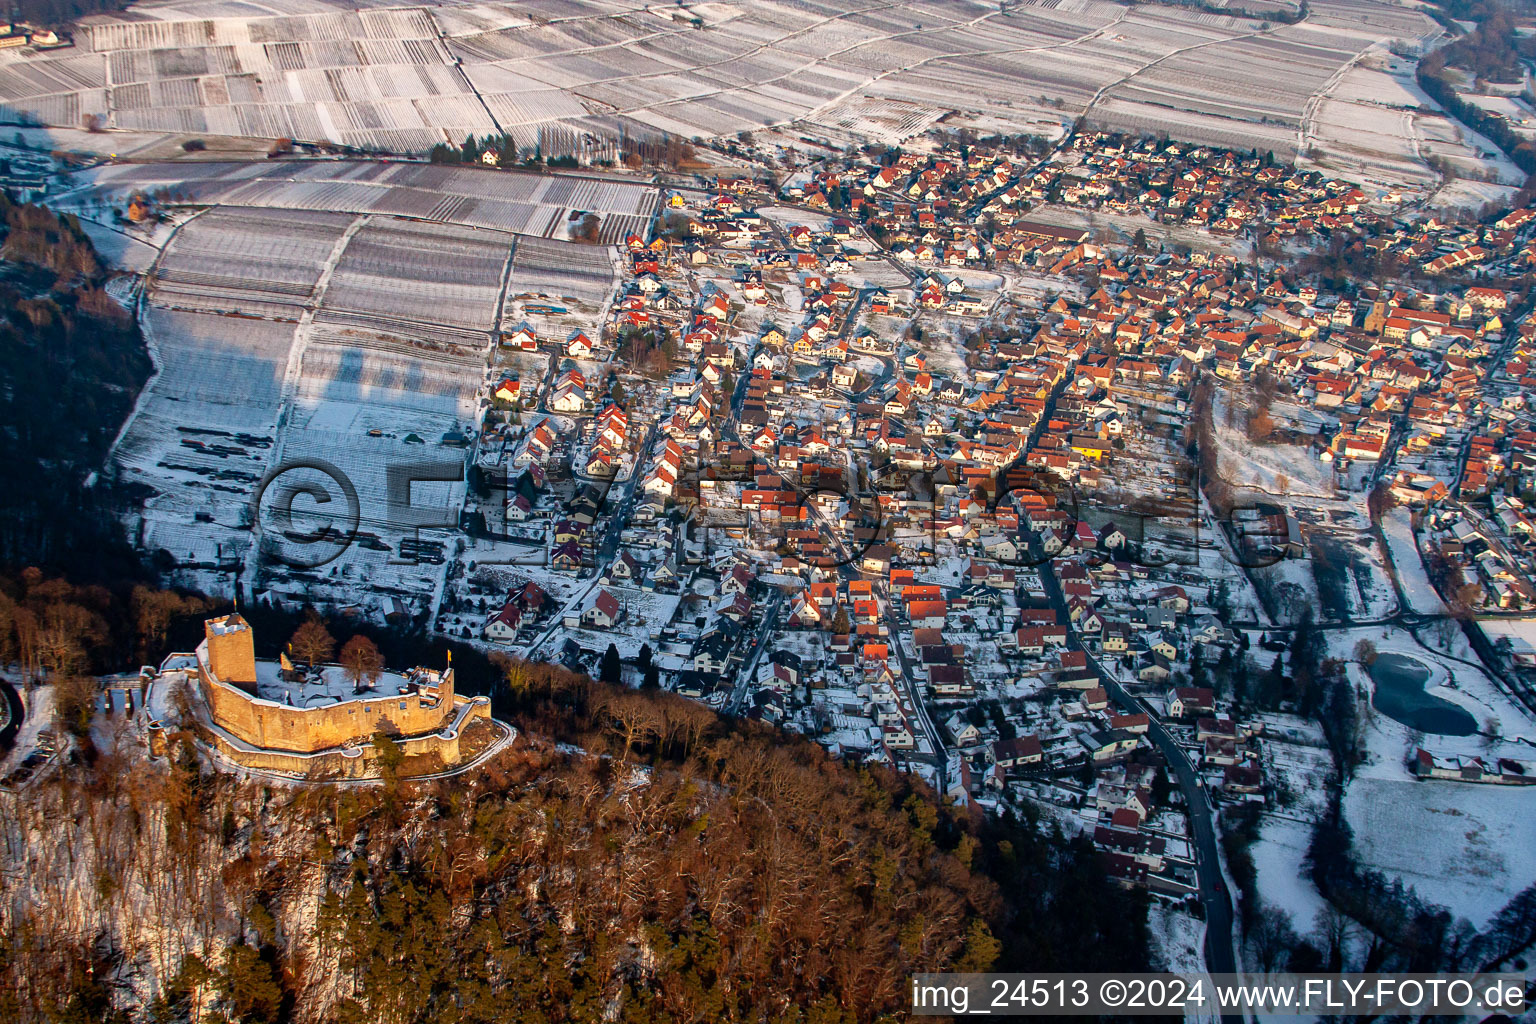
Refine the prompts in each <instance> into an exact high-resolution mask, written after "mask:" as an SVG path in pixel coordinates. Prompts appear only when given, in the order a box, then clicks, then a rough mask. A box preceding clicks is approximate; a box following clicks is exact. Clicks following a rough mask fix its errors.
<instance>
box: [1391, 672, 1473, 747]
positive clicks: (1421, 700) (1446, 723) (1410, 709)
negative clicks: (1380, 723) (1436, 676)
mask: <svg viewBox="0 0 1536 1024" xmlns="http://www.w3.org/2000/svg"><path fill="white" fill-rule="evenodd" d="M1371 681H1372V682H1374V683H1375V684H1376V693H1375V695H1374V696H1372V698H1371V704H1372V706H1373V707H1375V708H1376V710H1377V711H1380V712H1381V713H1382V714H1384V715H1386V716H1387V717H1388V718H1391V719H1393V720H1394V721H1397V722H1401V723H1402V724H1404V725H1406V726H1407V727H1408V728H1410V729H1417V730H1418V731H1419V732H1423V733H1432V734H1435V735H1439V736H1470V735H1472V734H1473V733H1474V732H1476V731H1477V719H1475V718H1473V717H1472V715H1471V714H1470V713H1469V712H1468V711H1467V710H1466V709H1465V708H1463V707H1460V706H1458V705H1456V704H1452V703H1451V702H1450V701H1448V700H1442V699H1440V698H1439V697H1436V696H1433V695H1432V694H1429V693H1426V692H1425V691H1424V684H1425V683H1426V682H1428V681H1429V668H1428V666H1426V665H1425V664H1424V663H1423V662H1421V661H1417V660H1415V659H1413V658H1410V657H1408V656H1407V655H1405V654H1382V655H1379V656H1378V657H1377V658H1376V660H1375V661H1374V662H1372V663H1371Z"/></svg>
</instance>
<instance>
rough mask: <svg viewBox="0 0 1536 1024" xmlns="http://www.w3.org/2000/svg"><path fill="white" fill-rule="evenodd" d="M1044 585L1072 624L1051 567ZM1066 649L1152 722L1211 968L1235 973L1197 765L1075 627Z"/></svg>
mask: <svg viewBox="0 0 1536 1024" xmlns="http://www.w3.org/2000/svg"><path fill="white" fill-rule="evenodd" d="M1040 582H1041V584H1042V585H1043V586H1044V588H1045V593H1046V597H1047V598H1048V599H1049V600H1050V603H1051V606H1052V607H1053V608H1054V609H1055V610H1056V613H1057V614H1058V615H1060V616H1062V621H1063V622H1070V621H1071V620H1070V619H1068V618H1067V617H1066V616H1067V602H1066V598H1065V596H1064V595H1063V594H1062V592H1061V586H1060V584H1059V583H1058V582H1057V580H1056V574H1055V573H1054V572H1052V571H1051V570H1050V569H1049V568H1048V567H1047V568H1046V569H1045V570H1044V571H1042V572H1041V573H1040ZM1067 645H1068V647H1069V648H1071V649H1073V650H1079V651H1083V653H1084V655H1085V656H1086V657H1087V659H1088V667H1089V668H1091V669H1092V670H1093V671H1094V672H1096V673H1098V675H1099V678H1100V679H1101V680H1103V683H1104V689H1105V691H1106V692H1107V693H1108V694H1109V696H1110V697H1111V699H1113V700H1114V702H1115V704H1116V705H1118V706H1119V707H1120V708H1121V709H1122V710H1124V711H1126V712H1128V713H1132V714H1135V713H1138V712H1139V713H1142V714H1145V715H1146V716H1147V719H1148V721H1149V723H1150V724H1149V725H1148V727H1147V735H1148V736H1149V737H1150V738H1151V739H1152V742H1153V743H1154V744H1155V745H1156V746H1157V749H1158V750H1160V751H1162V754H1163V757H1164V758H1165V759H1166V760H1167V762H1168V767H1169V768H1170V769H1171V770H1172V771H1173V773H1174V776H1175V777H1176V778H1177V779H1178V783H1179V789H1180V791H1181V792H1182V793H1183V794H1184V806H1185V808H1186V811H1187V813H1188V817H1189V822H1190V827H1191V830H1192V832H1193V834H1194V835H1193V838H1194V845H1195V877H1196V880H1197V881H1198V882H1199V885H1200V903H1201V905H1202V906H1203V907H1204V909H1205V925H1206V931H1205V964H1206V968H1207V969H1208V970H1210V971H1211V972H1212V973H1213V974H1233V973H1235V972H1236V971H1237V964H1236V956H1235V955H1234V953H1233V947H1232V894H1231V892H1230V891H1228V889H1227V882H1226V879H1225V878H1224V877H1223V876H1222V873H1221V856H1220V851H1219V849H1218V848H1217V845H1216V823H1215V820H1214V816H1213V814H1212V810H1211V804H1210V800H1209V798H1208V797H1207V795H1206V791H1205V787H1204V786H1202V785H1201V784H1200V781H1199V776H1198V775H1197V774H1196V772H1195V768H1194V765H1192V764H1190V761H1189V756H1188V754H1187V753H1186V752H1185V751H1184V748H1182V747H1180V746H1179V745H1178V743H1177V742H1176V741H1175V740H1174V738H1173V736H1172V735H1170V734H1169V732H1168V730H1167V729H1166V728H1164V727H1163V723H1162V722H1161V721H1160V720H1159V719H1158V717H1157V715H1155V714H1153V713H1152V710H1151V708H1149V707H1147V706H1146V704H1145V703H1144V702H1143V701H1142V700H1141V698H1139V697H1136V696H1135V695H1134V694H1131V693H1129V692H1127V691H1126V690H1125V688H1124V687H1122V686H1121V685H1120V684H1119V683H1117V682H1116V681H1115V679H1114V677H1113V676H1112V675H1110V674H1109V673H1108V672H1106V671H1104V668H1103V666H1102V665H1100V664H1099V662H1098V659H1096V658H1095V657H1094V656H1093V655H1092V654H1090V653H1088V652H1087V651H1086V650H1084V648H1083V645H1082V643H1081V642H1080V641H1079V640H1078V637H1077V631H1076V630H1075V629H1073V628H1071V626H1070V625H1069V626H1068V628H1067Z"/></svg>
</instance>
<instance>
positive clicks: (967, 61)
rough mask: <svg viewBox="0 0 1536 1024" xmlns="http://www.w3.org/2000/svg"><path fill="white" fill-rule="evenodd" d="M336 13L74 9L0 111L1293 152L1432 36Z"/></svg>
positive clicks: (1346, 16) (544, 146)
mask: <svg viewBox="0 0 1536 1024" xmlns="http://www.w3.org/2000/svg"><path fill="white" fill-rule="evenodd" d="M351 6H352V5H348V8H349V9H346V10H342V9H339V5H334V4H330V3H327V2H324V0H316V2H298V0H280V2H278V3H277V4H271V5H263V7H262V8H261V13H260V14H253V13H252V12H251V11H248V10H245V9H243V8H235V7H231V6H227V5H222V4H216V3H207V2H203V0H181V2H176V0H172V2H169V3H154V4H144V5H139V6H136V7H135V8H134V9H133V10H132V11H131V12H130V13H128V14H125V15H121V16H102V17H97V18H92V19H87V22H86V23H85V24H83V25H82V27H81V31H80V34H79V36H78V38H77V43H76V46H75V47H73V48H70V49H67V50H54V51H31V50H23V51H20V52H18V51H8V52H6V53H4V54H0V103H3V104H4V106H5V107H6V108H7V109H8V110H9V111H10V112H11V113H12V114H13V115H22V114H24V115H26V116H29V117H31V118H34V119H36V120H38V121H40V122H42V123H44V124H50V125H57V126H60V127H63V128H78V127H80V126H81V125H82V124H83V123H84V122H85V121H86V120H87V119H89V120H90V121H92V122H93V123H100V124H103V125H104V126H106V127H109V128H115V129H124V130H131V131H136V132H146V131H159V132H166V133H171V134H178V135H185V134H195V133H204V134H208V135H214V136H218V135H224V136H240V137H248V138H278V137H289V138H295V139H300V140H304V141H330V142H335V143H341V144H345V145H350V146H356V147H359V148H363V149H370V150H379V151H389V152H395V153H413V152H414V153H419V152H423V151H425V150H426V149H428V148H430V147H431V146H432V145H434V144H436V143H440V142H449V143H457V142H459V141H461V140H462V139H463V138H464V137H465V136H466V135H470V134H473V135H476V136H484V135H492V134H505V135H509V136H511V137H513V138H514V139H516V140H517V142H518V144H519V145H520V146H522V147H524V148H525V149H527V150H528V151H529V152H533V151H535V150H538V151H541V152H543V153H544V154H545V155H557V154H575V155H582V156H586V157H591V156H594V155H601V153H603V152H604V151H605V150H604V147H605V146H610V145H611V143H612V140H614V139H616V138H617V137H619V136H620V135H622V134H628V135H632V136H640V137H645V136H651V137H654V136H656V135H659V134H661V133H668V134H672V135H677V136H682V137H685V138H694V137H700V136H702V137H712V136H726V135H733V134H735V133H737V132H741V131H750V130H758V129H766V128H778V127H784V126H789V125H798V126H800V128H801V130H802V131H805V130H810V131H812V132H813V133H819V134H823V135H825V136H827V137H829V138H831V139H833V141H834V142H840V141H846V140H850V139H873V140H877V141H883V142H888V143H890V142H899V141H901V140H903V139H905V138H908V137H910V136H912V135H914V134H917V133H919V132H922V131H924V130H926V129H927V128H928V127H930V126H931V125H933V124H934V123H935V122H936V121H937V120H938V119H939V118H941V117H946V116H947V115H949V114H951V112H956V111H957V104H959V108H958V113H959V114H960V120H961V122H962V123H963V122H966V121H968V122H970V123H973V124H975V125H977V126H979V127H982V128H985V129H997V130H1006V131H1031V132H1043V133H1047V134H1049V133H1053V132H1054V131H1057V130H1059V129H1060V127H1061V126H1062V125H1065V124H1070V123H1071V122H1072V121H1073V120H1074V119H1075V118H1076V117H1077V116H1078V115H1080V114H1087V115H1088V116H1089V117H1090V118H1092V119H1094V120H1095V121H1099V122H1103V123H1104V124H1106V125H1107V126H1109V127H1112V128H1118V129H1129V130H1136V131H1159V130H1161V131H1167V132H1169V133H1170V134H1172V135H1175V136H1177V137H1182V138H1188V139H1190V140H1193V141H1200V142H1207V143H1215V144H1219V145H1233V144H1236V143H1237V142H1241V143H1242V145H1243V147H1244V148H1252V147H1253V146H1254V145H1255V144H1257V145H1259V147H1260V148H1261V149H1262V148H1266V147H1267V148H1272V149H1273V150H1274V151H1275V153H1276V155H1277V156H1289V155H1292V154H1294V153H1295V152H1296V151H1297V149H1298V147H1299V146H1301V145H1304V144H1305V143H1306V142H1307V141H1308V140H1309V139H1312V138H1321V137H1322V136H1321V135H1319V134H1315V133H1313V132H1312V130H1311V129H1310V128H1309V125H1310V123H1311V121H1312V120H1314V119H1315V118H1316V115H1317V113H1318V111H1317V109H1316V107H1317V102H1318V100H1319V98H1320V97H1323V96H1325V95H1327V94H1328V93H1329V92H1330V91H1331V90H1332V89H1333V88H1334V87H1335V86H1336V85H1337V80H1338V79H1339V77H1340V76H1341V75H1342V74H1344V73H1345V72H1346V71H1347V70H1348V69H1349V68H1350V67H1352V66H1353V65H1354V63H1355V61H1356V60H1357V59H1358V58H1359V57H1360V55H1361V54H1363V53H1365V52H1367V51H1368V50H1371V49H1372V48H1379V47H1381V46H1383V45H1385V44H1387V43H1391V42H1394V41H1399V42H1402V43H1405V44H1407V45H1410V46H1415V45H1420V44H1422V43H1424V42H1426V41H1428V40H1430V39H1433V38H1435V37H1437V36H1438V35H1439V32H1440V30H1439V28H1438V26H1436V25H1435V23H1434V22H1433V21H1431V20H1430V19H1429V18H1427V17H1425V16H1424V15H1422V14H1419V13H1416V12H1414V11H1412V10H1409V9H1407V8H1403V7H1398V6H1394V5H1390V4H1388V3H1385V2H1380V0H1319V2H1317V3H1315V4H1312V5H1311V6H1310V9H1309V12H1308V14H1307V16H1306V18H1304V19H1303V20H1302V21H1301V22H1299V23H1297V24H1294V25H1269V24H1263V23H1259V22H1255V21H1253V20H1249V19H1243V18H1234V17H1228V16H1224V15H1216V14H1210V13H1204V12H1198V11H1191V10H1184V9H1181V8H1177V7H1171V6H1170V7H1158V6H1141V7H1133V8H1127V7H1125V6H1122V5H1118V4H1112V3H1107V2H1100V0H1032V2H1024V3H1018V4H1012V5H1009V6H1008V8H1007V9H1006V10H999V8H998V6H997V5H994V4H982V3H979V2H974V0H945V2H935V0H905V2H897V3H876V2H874V0H840V2H839V3H836V4H832V5H822V6H817V7H813V6H805V5H801V4H797V3H791V2H787V0H755V2H751V3H747V2H745V0H729V2H722V3H714V4H708V5H703V6H695V7H690V8H688V9H687V11H686V13H684V12H683V11H682V10H673V9H672V8H669V7H659V6H654V5H647V4H645V3H643V2H641V0H569V2H564V3H560V4H544V5H540V4H534V5H517V6H515V7H514V6H513V5H510V4H486V5H459V4H446V5H441V6H436V7H432V8H426V9H423V8H419V7H405V6H401V5H389V4H379V5H373V4H366V5H362V9H355V10H354V9H350V8H351ZM960 97H963V100H962V99H959V98H960ZM1381 135H1382V138H1381V139H1376V140H1373V141H1372V145H1376V146H1381V145H1386V146H1388V147H1400V148H1396V149H1389V150H1387V151H1386V152H1385V155H1384V156H1383V157H1382V158H1380V159H1379V161H1378V162H1379V163H1380V166H1381V168H1382V170H1383V172H1390V169H1391V167H1392V166H1393V165H1394V163H1395V162H1396V161H1397V160H1398V159H1400V158H1402V157H1403V156H1404V154H1407V157H1408V159H1410V160H1412V161H1415V162H1416V156H1415V155H1414V154H1415V151H1414V148H1413V141H1414V140H1413V139H1412V138H1411V137H1410V136H1408V135H1407V134H1406V133H1403V134H1394V132H1393V131H1392V130H1390V129H1389V130H1387V131H1384V132H1383V133H1381ZM602 140H608V141H607V142H604V141H602ZM1408 171H1410V172H1413V173H1415V174H1416V173H1417V170H1416V169H1415V168H1409V169H1408ZM1408 180H1412V177H1411V176H1410V178H1409V179H1408ZM246 201H251V197H249V196H248V197H246ZM298 201H299V200H297V199H295V200H294V202H295V203H297V202H298ZM466 201H468V199H467V197H466ZM485 202H486V204H487V206H486V209H485V210H484V211H483V212H482V213H481V214H480V217H479V220H477V221H473V222H476V223H483V224H484V226H491V227H500V228H504V229H507V230H515V231H520V232H527V233H533V234H548V230H540V229H538V228H537V227H536V226H535V223H534V221H533V220H524V221H521V222H513V220H511V219H509V218H516V217H517V216H519V215H520V214H521V213H525V212H527V211H523V210H522V209H521V207H520V206H519V205H518V204H519V202H520V201H519V200H511V201H510V202H511V203H512V206H513V209H510V210H509V209H503V208H501V207H500V205H499V204H502V203H506V202H509V200H505V199H498V198H488V199H487V200H486V201H485ZM552 205H553V204H552ZM569 205H570V206H572V207H573V208H579V206H580V202H579V201H575V200H573V201H572V202H571V203H570V204H569ZM389 212H397V213H406V212H408V211H405V210H391V211H389ZM423 215H425V212H424V213H423Z"/></svg>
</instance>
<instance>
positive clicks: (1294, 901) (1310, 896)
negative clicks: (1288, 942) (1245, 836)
mask: <svg viewBox="0 0 1536 1024" xmlns="http://www.w3.org/2000/svg"><path fill="white" fill-rule="evenodd" d="M1311 841H1312V823H1311V822H1309V821H1302V820H1300V819H1297V818H1289V817H1281V816H1279V815H1266V816H1265V818H1264V826H1263V831H1262V832H1261V833H1260V834H1259V839H1258V840H1257V841H1256V842H1255V843H1254V844H1253V845H1252V846H1250V847H1249V848H1248V853H1249V855H1250V856H1252V857H1253V866H1254V869H1255V870H1256V871H1257V872H1258V886H1259V892H1260V894H1261V897H1262V898H1263V900H1264V902H1265V903H1266V904H1268V905H1269V906H1272V907H1277V908H1279V909H1281V910H1283V911H1285V912H1286V913H1287V914H1289V915H1290V917H1291V924H1292V926H1293V927H1294V928H1295V929H1296V933H1297V934H1298V935H1306V934H1308V933H1309V932H1311V931H1312V930H1313V928H1315V927H1316V925H1317V918H1318V915H1319V914H1321V913H1322V911H1323V908H1324V907H1325V906H1326V905H1327V904H1326V902H1325V901H1324V899H1323V897H1322V895H1321V894H1320V893H1318V891H1317V889H1316V888H1315V887H1314V886H1313V885H1312V881H1311V879H1309V878H1308V877H1307V869H1306V867H1305V865H1304V864H1303V863H1302V862H1303V861H1304V860H1305V859H1306V856H1307V845H1308V844H1309V843H1310V842H1311Z"/></svg>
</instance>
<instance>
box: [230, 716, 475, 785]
mask: <svg viewBox="0 0 1536 1024" xmlns="http://www.w3.org/2000/svg"><path fill="white" fill-rule="evenodd" d="M473 717H479V715H478V712H477V713H476V714H475V715H474V716H473ZM212 738H213V744H214V746H215V747H217V748H218V750H219V752H220V753H221V754H223V755H224V756H225V757H227V758H228V759H229V760H231V761H233V762H235V763H236V764H239V765H242V766H244V767H246V768H257V769H263V770H266V771H275V772H285V773H292V774H298V775H303V776H305V777H306V778H311V779H362V778H376V777H377V776H378V774H379V769H378V758H379V753H378V750H377V749H376V748H375V747H374V746H373V744H371V743H368V744H364V745H363V746H362V747H360V748H359V749H360V750H361V753H360V754H359V755H358V756H356V757H349V756H347V755H345V754H342V753H341V752H340V751H328V752H326V753H323V754H300V753H294V752H286V751H282V750H245V749H242V748H240V747H236V746H234V745H233V744H231V743H230V742H229V741H228V740H226V739H225V738H224V737H222V736H220V735H218V734H217V733H213V734H212ZM399 744H400V749H401V751H402V752H403V753H404V754H405V755H406V756H407V757H418V756H428V755H433V754H435V755H437V757H438V758H439V759H440V760H441V761H442V763H443V767H444V768H451V767H453V766H454V765H456V764H458V763H459V737H458V734H457V733H455V734H454V735H453V736H452V737H451V738H445V737H443V736H441V735H439V734H437V733H433V734H432V735H430V736H418V737H416V738H414V739H405V740H400V741H399Z"/></svg>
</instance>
